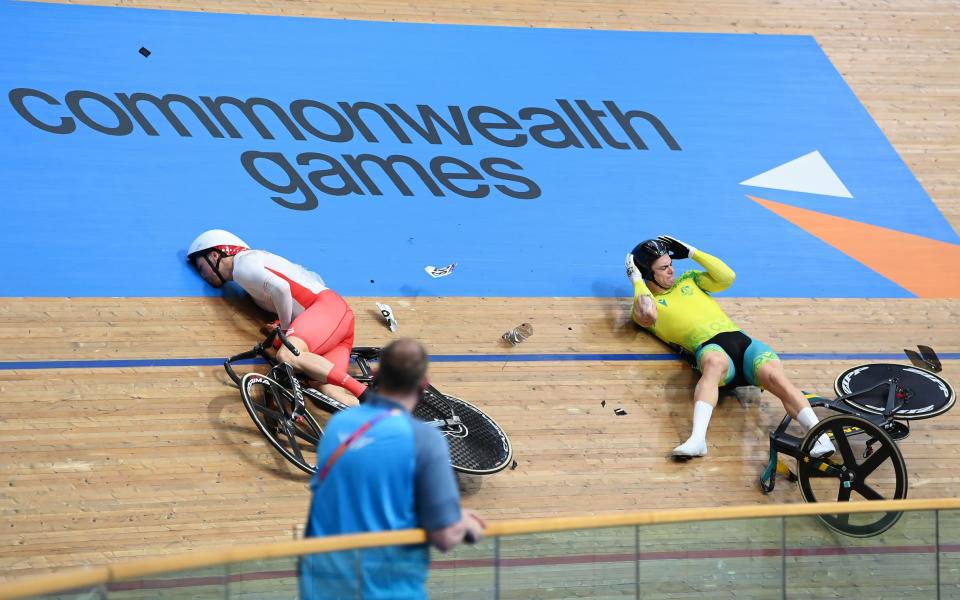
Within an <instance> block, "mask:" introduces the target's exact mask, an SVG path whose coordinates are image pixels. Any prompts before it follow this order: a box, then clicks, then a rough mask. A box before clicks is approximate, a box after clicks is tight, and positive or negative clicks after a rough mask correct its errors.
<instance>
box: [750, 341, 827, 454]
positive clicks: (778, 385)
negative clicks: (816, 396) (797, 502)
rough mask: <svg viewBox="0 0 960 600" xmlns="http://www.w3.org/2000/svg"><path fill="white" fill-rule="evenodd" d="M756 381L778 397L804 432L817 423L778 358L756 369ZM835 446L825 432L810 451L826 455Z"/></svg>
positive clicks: (804, 397)
mask: <svg viewBox="0 0 960 600" xmlns="http://www.w3.org/2000/svg"><path fill="white" fill-rule="evenodd" d="M757 383H759V384H760V385H761V386H763V388H764V389H765V390H768V391H769V392H770V393H771V394H773V395H774V396H776V397H777V398H779V399H780V402H782V403H783V408H784V409H785V410H786V411H787V414H788V415H790V417H791V418H793V419H796V421H797V422H798V423H800V426H801V427H802V428H803V430H804V432H806V431H808V430H809V429H810V428H811V427H813V426H814V425H816V424H817V422H818V421H819V417H817V415H816V413H814V412H813V408H811V407H810V402H809V401H808V400H807V398H806V396H804V395H803V392H801V391H800V390H799V389H797V386H795V385H793V382H792V381H790V379H789V378H788V377H787V374H786V373H784V372H783V364H782V363H781V362H780V361H779V360H771V361H769V362H767V363H764V364H763V365H762V366H761V367H760V368H759V369H758V370H757ZM834 450H835V448H834V447H833V444H832V443H831V442H830V439H829V438H828V437H827V436H826V434H824V435H822V436H820V437H819V438H818V439H817V443H816V444H815V445H814V446H813V449H812V450H811V451H810V453H811V454H812V455H813V456H817V457H821V456H828V455H830V454H831V453H832V452H834Z"/></svg>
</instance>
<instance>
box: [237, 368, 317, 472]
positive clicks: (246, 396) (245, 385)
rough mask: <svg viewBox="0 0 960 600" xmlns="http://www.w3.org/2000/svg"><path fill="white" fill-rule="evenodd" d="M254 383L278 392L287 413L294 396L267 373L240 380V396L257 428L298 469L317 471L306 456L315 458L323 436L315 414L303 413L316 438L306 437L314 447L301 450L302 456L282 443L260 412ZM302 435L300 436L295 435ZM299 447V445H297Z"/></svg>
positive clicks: (253, 374)
mask: <svg viewBox="0 0 960 600" xmlns="http://www.w3.org/2000/svg"><path fill="white" fill-rule="evenodd" d="M254 385H266V386H268V387H269V388H271V389H272V390H274V391H276V392H278V393H277V394H276V396H275V397H277V398H280V399H281V401H283V402H286V403H287V406H286V410H284V413H285V414H289V413H291V412H292V410H293V402H292V400H293V396H292V394H290V392H289V391H288V390H287V389H286V388H284V387H283V386H282V385H280V384H279V383H277V382H276V381H275V380H273V379H271V378H270V377H267V376H266V375H261V374H260V373H247V374H245V375H244V376H243V379H241V380H240V396H241V398H242V399H243V405H244V406H245V407H246V409H247V412H248V413H249V414H250V418H252V419H253V422H254V424H256V426H257V429H259V430H260V433H262V434H263V436H264V437H265V438H267V441H268V442H270V445H271V446H273V447H274V449H275V450H276V451H277V452H279V453H280V455H281V456H283V457H284V458H285V459H287V460H288V461H290V462H291V463H293V464H294V465H295V466H296V467H297V468H298V469H300V470H301V471H304V472H306V473H310V474H313V473H316V472H317V465H316V464H311V463H309V462H307V460H306V456H309V455H311V454H312V456H314V459H316V456H317V449H318V448H319V446H320V440H321V439H322V438H323V429H322V428H321V427H320V424H319V423H317V420H316V419H314V418H313V415H311V414H310V412H309V411H305V412H304V413H303V419H304V424H305V425H306V426H307V427H308V428H309V429H310V430H311V431H312V436H311V437H313V438H315V439H312V440H311V439H306V438H305V441H307V442H311V443H312V444H313V445H312V447H308V448H306V449H304V450H300V456H299V457H298V456H297V455H295V454H293V453H292V452H290V450H289V449H287V448H286V447H285V446H284V444H283V443H281V442H280V441H279V440H278V439H277V437H276V432H275V431H272V428H271V427H270V426H269V425H268V424H267V423H265V422H264V419H263V418H262V416H261V415H260V414H259V411H257V410H256V409H255V407H254V405H255V403H254V401H253V400H252V399H251V393H250V389H251V388H252V386H254ZM311 431H308V432H304V433H305V434H306V435H310V434H311ZM295 437H300V436H295ZM297 448H298V449H299V445H298V446H297Z"/></svg>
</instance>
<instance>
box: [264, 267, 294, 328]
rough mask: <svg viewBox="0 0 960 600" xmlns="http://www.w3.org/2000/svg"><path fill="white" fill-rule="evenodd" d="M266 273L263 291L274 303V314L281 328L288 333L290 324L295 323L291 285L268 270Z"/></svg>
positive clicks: (265, 270)
mask: <svg viewBox="0 0 960 600" xmlns="http://www.w3.org/2000/svg"><path fill="white" fill-rule="evenodd" d="M264 272H265V275H264V279H263V290H264V291H265V292H267V294H269V295H270V298H271V300H272V301H273V308H274V312H276V313H277V317H279V319H280V328H281V329H283V330H284V331H286V330H288V329H290V323H292V322H293V295H292V294H291V292H290V283H289V282H287V281H286V280H285V279H283V278H282V277H278V276H277V275H274V274H273V273H271V272H270V271H269V270H267V269H264Z"/></svg>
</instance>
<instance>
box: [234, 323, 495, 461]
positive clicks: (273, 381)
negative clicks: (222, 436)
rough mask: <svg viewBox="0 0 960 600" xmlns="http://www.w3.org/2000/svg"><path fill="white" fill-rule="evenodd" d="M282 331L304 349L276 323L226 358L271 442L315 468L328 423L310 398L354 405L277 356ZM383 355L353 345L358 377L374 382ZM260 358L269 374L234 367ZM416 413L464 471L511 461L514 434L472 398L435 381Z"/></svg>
mask: <svg viewBox="0 0 960 600" xmlns="http://www.w3.org/2000/svg"><path fill="white" fill-rule="evenodd" d="M278 337H279V339H280V342H281V343H282V344H284V345H285V346H286V347H287V348H288V349H289V350H290V351H291V352H293V353H294V354H295V355H299V351H298V350H297V349H296V348H295V347H294V346H293V345H292V344H291V343H290V342H289V341H288V340H287V338H286V336H285V335H284V333H283V332H282V331H280V329H274V330H273V331H272V332H271V333H270V334H269V335H267V337H266V338H265V339H264V340H263V341H262V342H260V343H259V344H257V345H255V346H254V347H253V348H252V349H251V350H248V351H246V352H241V353H240V354H237V355H235V356H231V357H230V358H228V359H226V360H225V361H224V363H223V366H224V369H226V371H227V375H229V376H230V379H232V380H233V382H234V383H235V384H237V386H238V387H239V388H240V396H241V398H242V399H243V404H244V406H245V407H246V409H247V412H248V413H250V417H251V418H252V419H253V422H254V423H255V424H256V426H257V429H259V430H260V432H261V433H262V434H263V435H264V437H266V438H267V441H268V442H270V445H271V446H273V447H274V448H275V449H276V450H277V451H278V452H279V453H280V454H281V455H282V456H283V457H284V458H285V459H287V460H288V461H290V462H291V463H293V464H294V465H296V466H297V467H298V468H299V469H301V470H303V471H305V472H307V473H315V472H316V471H317V449H318V448H319V446H320V440H321V438H322V437H323V428H322V426H321V425H320V423H319V422H318V421H317V419H316V418H315V417H314V416H313V414H312V413H311V409H310V407H309V406H308V405H307V399H309V400H311V401H312V405H313V406H315V407H317V408H319V409H320V410H322V411H324V412H327V413H331V414H333V413H337V412H340V411H342V410H346V409H347V408H349V407H348V406H347V405H346V404H344V403H342V402H340V401H339V400H336V399H335V398H331V397H330V396H328V395H326V394H324V393H322V392H320V391H319V390H317V389H315V388H313V387H310V385H309V382H308V381H307V379H306V378H305V377H304V376H302V375H301V374H299V373H295V372H294V370H293V367H291V366H290V365H289V364H287V363H279V362H277V360H276V358H275V357H274V356H273V353H272V352H269V351H268V349H272V348H273V346H274V340H275V339H277V338H278ZM379 357H380V348H374V347H357V348H353V351H352V352H351V354H350V360H351V370H352V372H353V375H354V377H355V378H356V379H357V381H359V382H361V383H364V384H366V385H370V384H371V382H372V380H373V369H372V367H371V363H372V362H376V361H377V360H378V359H379ZM257 358H259V359H263V360H264V361H266V362H267V364H268V365H269V366H270V369H269V371H268V372H267V373H266V374H262V373H257V372H249V373H246V374H243V375H241V374H239V373H237V372H236V370H235V369H234V364H235V363H237V362H239V361H243V360H249V359H257ZM413 416H414V417H416V418H418V419H420V420H421V421H425V422H427V423H428V424H430V425H432V426H434V427H436V428H437V430H438V431H440V433H441V434H443V437H444V438H446V440H447V444H448V445H449V447H450V463H451V466H452V467H453V468H454V470H456V471H458V472H460V473H466V474H471V475H488V474H492V473H497V472H498V471H501V470H503V469H504V468H506V467H507V466H509V464H510V462H511V459H512V458H513V449H512V447H511V445H510V439H509V438H508V437H507V434H506V433H505V432H504V430H503V429H502V428H501V427H500V426H499V425H498V424H497V422H496V421H494V420H493V419H492V418H490V417H489V416H488V415H487V414H485V413H484V412H483V411H481V410H480V409H478V408H477V407H475V406H473V405H472V404H470V403H468V402H466V401H465V400H463V399H461V398H458V397H456V396H450V395H447V394H444V393H442V392H440V390H438V389H437V388H436V387H434V386H433V385H430V386H428V387H427V388H426V389H425V390H424V391H423V393H422V394H421V396H420V401H419V402H418V403H417V406H416V408H415V409H414V411H413Z"/></svg>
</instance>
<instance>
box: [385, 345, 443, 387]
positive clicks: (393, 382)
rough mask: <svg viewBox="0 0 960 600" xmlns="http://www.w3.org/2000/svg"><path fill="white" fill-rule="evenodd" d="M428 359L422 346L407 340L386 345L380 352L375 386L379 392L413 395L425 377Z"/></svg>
mask: <svg viewBox="0 0 960 600" xmlns="http://www.w3.org/2000/svg"><path fill="white" fill-rule="evenodd" d="M429 363H430V357H429V356H428V355H427V351H426V349H425V348H424V347H423V345H422V344H421V343H420V342H418V341H416V340H412V339H409V338H403V339H399V340H396V341H393V342H390V343H389V344H387V346H386V347H384V349H383V350H381V352H380V369H379V370H378V371H377V385H378V386H379V388H380V390H381V391H385V392H394V393H396V394H404V395H405V394H414V393H417V392H419V391H420V387H421V386H422V384H423V380H424V378H425V377H426V375H427V365H429Z"/></svg>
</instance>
